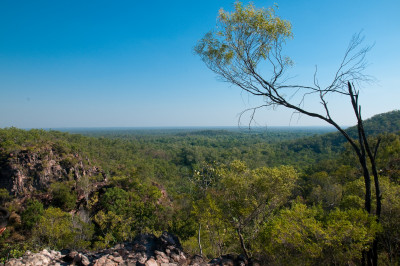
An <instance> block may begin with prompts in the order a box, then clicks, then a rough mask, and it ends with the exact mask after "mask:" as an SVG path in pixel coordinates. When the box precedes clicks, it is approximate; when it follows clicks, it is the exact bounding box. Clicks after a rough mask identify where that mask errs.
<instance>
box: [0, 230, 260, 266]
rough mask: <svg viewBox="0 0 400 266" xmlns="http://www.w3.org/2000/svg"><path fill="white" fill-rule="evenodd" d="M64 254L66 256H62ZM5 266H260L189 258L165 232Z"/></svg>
mask: <svg viewBox="0 0 400 266" xmlns="http://www.w3.org/2000/svg"><path fill="white" fill-rule="evenodd" d="M63 254H64V255H63ZM5 265H6V266H16V265H85V266H86V265H93V266H113V265H138V266H139V265H140V266H178V265H192V266H205V265H232V266H236V265H258V264H256V263H248V262H247V261H246V259H245V258H243V257H242V256H233V255H226V256H222V257H221V258H216V259H213V260H211V261H209V262H206V261H205V260H204V259H203V258H202V257H201V256H198V255H194V256H191V257H189V256H188V255H187V254H185V253H184V252H183V250H182V246H181V244H180V242H179V239H178V238H177V237H176V236H175V235H173V234H170V233H167V232H164V233H163V234H162V235H161V236H160V237H156V236H154V235H152V234H142V235H139V236H137V237H136V238H135V239H134V240H133V242H128V243H123V244H118V245H116V246H115V247H114V248H110V249H104V250H99V251H97V252H77V251H65V252H64V251H63V252H62V253H61V252H59V251H53V250H51V251H48V250H43V251H41V252H39V253H36V254H33V253H31V252H29V251H27V252H26V253H25V255H24V256H22V257H21V258H18V259H11V260H9V261H8V262H7V263H6V264H5Z"/></svg>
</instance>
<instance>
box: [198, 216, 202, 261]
mask: <svg viewBox="0 0 400 266" xmlns="http://www.w3.org/2000/svg"><path fill="white" fill-rule="evenodd" d="M200 233H201V224H200V223H199V234H198V235H197V242H198V244H199V250H200V256H202V257H203V248H202V247H201V235H200Z"/></svg>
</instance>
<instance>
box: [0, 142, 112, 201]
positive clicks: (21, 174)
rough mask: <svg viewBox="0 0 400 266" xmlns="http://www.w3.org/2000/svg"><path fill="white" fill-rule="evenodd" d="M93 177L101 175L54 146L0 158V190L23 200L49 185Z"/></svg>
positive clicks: (86, 160) (79, 158) (78, 157)
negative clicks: (22, 197)
mask: <svg viewBox="0 0 400 266" xmlns="http://www.w3.org/2000/svg"><path fill="white" fill-rule="evenodd" d="M90 177H97V178H96V179H97V180H100V181H101V179H102V180H104V179H105V174H104V173H103V171H102V170H101V169H100V168H99V167H97V166H93V165H92V164H91V162H90V160H89V158H87V157H82V156H81V155H80V154H78V153H74V154H71V153H62V152H60V151H58V150H57V148H56V147H55V146H52V145H45V146H42V147H40V148H32V147H26V148H24V149H21V150H17V151H15V152H9V153H4V152H3V154H2V156H1V158H0V188H5V189H7V190H8V191H9V192H10V193H11V194H12V195H14V196H19V197H21V196H27V195H29V194H30V193H31V192H33V191H35V190H45V189H47V188H48V187H49V185H50V184H51V183H53V182H57V181H68V180H75V181H79V180H80V179H81V178H90Z"/></svg>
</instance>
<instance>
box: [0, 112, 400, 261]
mask: <svg viewBox="0 0 400 266" xmlns="http://www.w3.org/2000/svg"><path fill="white" fill-rule="evenodd" d="M399 116H400V112H399V111H393V112H390V113H386V114H381V115H377V116H375V117H373V118H371V119H369V120H367V121H365V125H366V128H367V130H368V132H369V133H370V137H371V138H372V140H373V139H374V138H377V137H378V136H379V137H380V138H381V139H382V143H381V147H380V149H379V157H378V158H379V159H378V166H379V171H380V175H381V178H382V189H383V193H384V195H385V196H384V200H383V210H382V220H381V223H380V224H377V223H376V221H375V220H374V219H373V218H372V217H371V216H369V215H368V214H366V213H365V212H364V211H363V207H362V206H363V185H362V180H361V179H360V178H361V176H362V174H361V170H360V169H359V167H358V164H357V161H356V159H355V156H354V154H353V152H352V151H351V149H350V147H348V146H347V145H346V144H345V142H344V141H343V140H342V139H341V138H340V136H339V135H337V133H334V132H331V133H327V132H326V131H325V129H315V130H310V129H308V130H303V129H300V130H297V129H296V128H294V129H293V130H291V129H280V130H277V129H271V130H270V129H268V128H267V129H263V130H251V131H242V130H227V129H217V130H213V129H195V130H193V129H190V130H189V129H185V130H182V129H169V130H154V131H151V130H144V131H141V130H130V129H126V130H102V131H100V130H94V131H88V130H86V131H81V132H80V134H77V133H73V134H71V133H67V132H60V131H54V130H49V131H45V130H37V129H32V130H28V131H27V130H21V129H17V128H5V129H0V174H1V175H0V185H1V191H0V192H1V193H0V200H1V202H2V205H3V206H6V207H7V208H8V210H9V211H10V212H11V214H12V215H11V218H10V224H9V227H8V228H7V230H6V231H5V233H3V234H2V235H1V237H0V245H1V247H2V248H1V250H2V254H1V256H2V258H3V260H4V259H5V258H6V257H7V256H19V255H21V254H22V253H23V252H24V251H25V250H27V249H29V250H38V249H41V248H43V247H50V248H55V249H62V248H72V249H98V248H104V247H109V246H112V245H114V244H116V243H118V242H122V241H128V240H131V239H133V237H134V236H135V235H136V234H138V233H143V232H150V233H155V234H160V232H162V231H163V230H168V231H170V232H173V233H175V234H176V235H177V236H179V238H180V239H181V240H182V241H183V244H184V247H185V249H186V250H187V251H189V252H191V253H200V251H201V252H202V253H203V255H204V256H206V257H209V258H211V257H215V256H219V255H221V254H226V253H232V252H233V253H242V254H247V256H251V257H253V258H256V259H258V260H260V261H264V262H269V263H276V262H278V261H279V262H285V263H287V264H297V263H300V262H301V263H305V264H320V263H324V264H326V263H328V264H330V263H337V264H346V263H359V262H360V260H361V254H362V251H363V250H365V249H366V248H367V247H368V245H369V244H370V242H371V239H373V238H374V237H376V236H377V237H378V238H380V239H381V240H382V241H381V242H380V243H381V246H380V247H379V250H380V253H381V255H382V256H380V257H381V261H382V262H384V263H389V262H393V263H395V262H396V261H398V260H399V256H400V254H399V253H398V247H399V245H400V242H399V241H398V239H399V237H400V232H399V231H398V229H399V228H400V224H398V223H399V221H400V220H399V219H398V217H400V202H399V198H400V170H399V167H398V162H399V161H400V135H399V130H400V127H399V119H398V118H399ZM352 130H353V128H348V132H349V134H352V133H351V132H352ZM227 206H229V207H228V208H227ZM50 221H51V222H50ZM199 231H200V232H199ZM49 232H52V233H51V234H50V233H49ZM199 236H200V237H199ZM199 241H200V242H201V250H200V249H199V245H198V242H199Z"/></svg>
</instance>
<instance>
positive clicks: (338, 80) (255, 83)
mask: <svg viewBox="0 0 400 266" xmlns="http://www.w3.org/2000/svg"><path fill="white" fill-rule="evenodd" d="M217 21H218V25H217V29H216V30H215V31H212V32H209V33H207V34H206V35H205V36H204V37H203V38H202V39H201V40H200V41H199V42H198V44H197V45H196V47H195V52H196V53H197V54H198V55H199V56H200V57H201V59H202V60H203V61H204V63H205V64H206V65H207V67H208V68H209V69H211V70H212V71H213V72H215V73H216V74H217V75H218V76H219V77H220V78H221V79H222V80H223V81H226V82H228V83H231V84H233V85H236V86H238V87H239V88H241V89H242V90H244V91H247V92H248V93H250V94H252V95H255V96H261V97H263V99H264V103H263V104H262V105H260V106H256V107H254V108H250V109H248V110H245V111H250V112H251V116H250V117H251V121H252V120H253V119H254V114H255V112H256V111H257V110H258V109H260V108H263V107H271V106H272V107H276V106H283V107H286V108H288V109H291V110H293V112H294V113H298V114H304V115H307V116H310V117H315V118H318V119H321V120H323V121H325V122H326V123H328V124H330V125H332V126H334V127H335V128H336V129H337V130H338V131H339V132H340V133H341V134H342V135H343V136H344V137H345V138H346V140H347V141H348V142H349V143H350V145H351V147H352V148H353V150H354V152H355V153H356V154H357V157H358V160H359V164H360V166H361V169H362V171H363V176H364V183H365V210H366V211H367V212H368V213H372V209H371V197H372V196H371V172H372V175H373V177H374V178H373V181H374V185H375V191H376V205H377V206H376V211H375V214H376V216H377V220H378V221H379V217H380V212H381V192H380V187H379V178H378V174H377V170H376V163H375V159H376V154H377V149H378V146H379V142H378V143H376V145H375V146H373V145H371V143H370V141H369V140H368V138H367V135H366V133H365V130H364V125H363V119H362V116H361V105H360V104H359V101H358V99H359V90H357V89H355V87H354V84H358V83H359V82H361V81H367V80H369V77H368V76H367V75H365V74H363V70H364V69H365V67H366V62H365V55H366V53H367V52H368V51H369V47H366V48H360V44H361V43H362V41H363V38H362V37H361V36H360V35H359V34H358V35H355V36H354V37H353V39H352V40H351V42H350V44H349V46H348V48H347V50H346V52H345V54H344V57H343V60H342V62H341V64H340V66H339V68H338V70H337V71H336V73H335V75H334V78H333V81H332V82H331V83H330V84H329V85H327V86H325V87H323V86H321V85H320V83H319V82H318V78H317V70H316V71H315V73H314V77H313V85H311V86H308V85H307V86H305V85H299V84H290V83H289V81H288V78H287V76H286V74H285V73H286V71H287V69H288V68H289V67H291V66H292V65H293V63H292V61H291V59H290V58H289V57H286V56H284V55H283V54H282V49H283V45H284V44H285V42H286V40H288V39H290V38H292V32H291V24H290V22H289V21H287V20H283V19H281V18H280V17H278V16H276V14H275V9H274V8H273V7H271V8H268V9H264V8H262V9H257V8H255V6H254V5H253V4H249V5H247V6H243V5H242V3H241V2H236V3H235V10H234V11H233V12H231V13H230V12H226V11H224V10H223V9H221V10H220V12H219V15H218V20H217ZM298 95H300V96H301V97H300V100H299V101H296V99H298V97H294V96H298ZM312 95H316V96H317V97H318V100H319V102H320V104H321V106H322V108H321V110H322V111H320V112H319V111H314V110H312V109H307V108H306V107H305V106H304V100H305V99H306V98H308V97H310V96H312ZM332 95H342V96H345V97H348V100H349V103H350V104H351V108H352V110H353V113H354V115H355V118H356V120H357V129H358V137H357V138H352V137H351V136H350V135H349V134H348V133H347V132H346V131H345V130H344V128H343V127H341V126H340V125H339V124H338V123H337V121H336V120H334V118H333V117H332V116H331V111H330V110H331V109H330V106H329V105H328V98H329V97H330V96H332ZM366 260H367V264H368V265H371V264H373V265H376V264H377V242H376V240H375V241H374V243H373V248H372V249H371V250H370V251H369V252H368V254H367V259H366Z"/></svg>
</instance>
